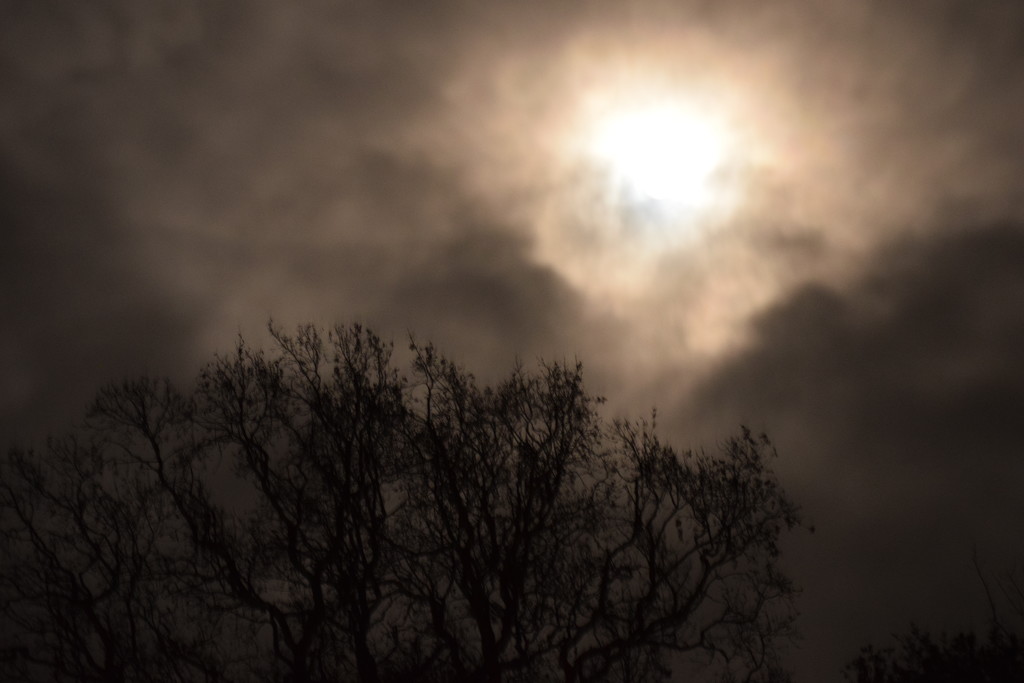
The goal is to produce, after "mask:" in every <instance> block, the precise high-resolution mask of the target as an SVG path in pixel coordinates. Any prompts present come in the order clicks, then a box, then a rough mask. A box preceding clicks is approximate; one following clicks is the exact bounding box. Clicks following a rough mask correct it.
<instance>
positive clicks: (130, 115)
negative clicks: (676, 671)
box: [0, 0, 1024, 683]
mask: <svg viewBox="0 0 1024 683" xmlns="http://www.w3.org/2000/svg"><path fill="white" fill-rule="evenodd" d="M660 101H671V102H676V103H683V104H684V105H685V106H686V107H687V108H688V109H689V110H691V111H693V112H696V113H697V114H698V115H699V117H701V119H702V120H703V121H704V123H705V124H707V125H709V126H711V127H712V128H714V129H715V130H717V131H719V132H721V133H722V134H723V136H724V139H726V140H727V142H728V144H727V146H726V148H727V151H726V156H725V157H724V161H722V163H721V164H720V167H719V168H718V171H717V175H716V176H715V181H714V187H713V191H711V198H710V200H709V203H708V204H707V205H706V206H703V207H701V208H700V209H699V210H698V209H696V208H693V207H689V208H686V209H685V210H678V208H679V207H668V208H666V207H665V206H664V205H663V204H662V203H660V202H658V201H653V200H649V199H643V198H642V199H638V198H637V197H636V196H634V195H635V193H633V194H631V192H630V191H629V190H628V188H624V187H623V186H622V184H621V183H619V182H618V181H617V180H616V176H615V173H616V169H615V168H613V167H609V166H607V165H606V166H602V165H601V163H598V162H597V161H595V159H594V157H593V155H590V154H589V153H588V150H589V149H590V148H589V147H588V145H589V144H590V142H589V141H590V138H591V137H592V136H593V134H594V131H595V130H596V129H597V128H599V127H600V122H601V121H602V120H603V119H604V118H607V117H608V116H609V115H610V114H614V113H615V112H623V111H629V109H630V107H636V106H641V105H643V106H647V105H650V104H652V103H657V102H660ZM1022 198H1024V3H1021V2H1016V1H1014V0H991V1H985V0H956V1H954V0H919V1H913V0H911V1H907V0H901V1H900V2H883V1H881V0H876V1H871V0H801V1H798V0H788V1H781V2H742V1H739V0H737V1H735V2H729V1H726V0H718V1H717V2H712V1H710V0H707V1H704V2H699V1H697V0H693V1H690V2H686V1H676V2H671V1H669V0H663V1H661V2H656V1H653V0H652V1H650V2H624V1H622V0H618V1H616V2H611V1H609V2H586V3H584V2H576V3H568V2H565V3H553V2H540V1H525V2H524V1H520V2H514V3H513V2H507V3H497V2H493V3H488V2H469V1H465V2H455V1H450V2H417V3H413V2H391V3H388V2H379V1H378V2H369V1H367V2H353V1H342V0H337V1H335V2H327V1H326V0H324V1H322V2H271V1H270V0H262V1H256V0H252V1H249V2H244V3H243V2H217V1H213V2H211V1H209V0H173V1H172V0H167V1H165V2H163V1H156V0H154V1H151V2H145V3H141V2H135V1H134V0H103V1H99V0H97V1H94V2H71V1H67V0H65V1H63V2H46V1H40V0H32V1H29V0H0V230H2V233H0V235H2V241H0V245H2V247H0V320H2V327H0V435H2V436H3V438H4V441H5V442H11V441H12V440H22V441H24V440H29V439H36V438H38V437H39V436H40V435H41V434H44V433H45V432H47V431H51V430H59V429H63V428H64V427H66V426H68V425H70V424H71V423H72V422H73V421H74V420H75V419H77V418H78V417H80V416H81V414H82V410H83V408H84V405H85V403H86V402H87V400H88V399H89V397H90V396H91V395H92V393H93V392H94V391H95V389H96V388H97V387H98V386H99V385H101V384H102V383H104V382H107V381H110V380H113V379H118V378H121V377H123V376H125V375H129V374H134V373H140V372H147V373H152V374H158V375H170V376H172V377H175V378H179V379H181V380H182V381H188V378H190V377H191V376H192V375H193V374H194V372H195V371H196V369H197V368H198V367H199V364H200V363H202V362H203V361H204V360H206V359H207V358H209V356H210V354H211V353H213V352H214V351H217V350H225V349H227V348H229V347H230V346H231V345H232V344H233V342H234V339H235V338H236V337H237V335H238V334H239V333H242V334H244V335H246V336H247V337H249V338H252V339H256V340H259V339H262V335H263V328H264V327H265V324H266V322H267V320H268V318H270V317H273V318H274V319H275V320H276V321H278V322H280V323H282V324H284V325H288V326H290V325H293V324H295V323H299V322H305V321H313V322H318V323H323V324H332V323H334V322H350V321H362V322H365V323H368V324H370V325H372V326H373V327H375V328H376V329H377V330H378V331H380V332H382V333H383V334H385V335H389V336H394V337H396V338H397V339H398V340H399V341H401V340H402V339H403V338H404V337H405V336H406V334H407V333H408V332H409V331H412V332H414V333H415V334H416V336H417V338H419V339H430V340H433V341H435V342H436V343H437V344H439V345H440V346H441V347H442V348H444V349H446V350H447V351H448V352H449V353H450V354H451V355H452V356H454V357H455V358H457V359H459V360H461V361H463V362H464V363H465V364H466V365H467V366H469V367H470V368H471V369H473V370H474V371H476V372H477V374H478V375H480V376H482V377H485V378H486V377H487V376H489V375H492V376H494V375H498V374H500V373H501V372H503V371H504V370H505V369H507V368H508V367H509V366H510V364H511V362H512V361H513V359H514V358H515V357H516V356H517V355H518V356H520V357H522V358H524V359H526V360H531V359H533V358H536V357H540V356H543V357H545V358H554V359H561V358H572V357H579V358H580V359H581V360H582V361H583V362H584V366H585V368H587V370H588V374H589V377H590V381H591V387H592V388H593V389H594V390H595V391H598V392H600V393H603V394H606V395H607V396H608V397H609V399H610V400H609V410H610V411H611V412H612V413H614V414H628V415H633V416H639V415H642V414H645V413H647V412H648V411H649V409H650V408H651V406H653V405H657V406H658V409H659V416H660V417H659V419H660V421H661V424H662V425H663V427H664V429H665V431H666V432H668V433H669V434H671V435H672V437H673V439H674V440H675V442H676V443H677V444H678V445H679V446H682V447H689V446H697V445H699V444H701V443H705V444H708V445H710V446H713V445H714V443H715V442H716V440H717V439H720V438H722V437H723V436H725V435H726V434H728V433H729V432H730V431H732V430H735V428H736V426H737V425H738V424H740V423H741V422H742V423H746V424H749V425H751V426H752V427H755V428H757V429H765V430H766V431H767V432H768V433H769V435H770V436H772V437H773V439H774V440H775V442H776V443H777V445H778V447H779V450H780V453H781V458H780V460H779V461H778V469H779V472H780V474H781V476H782V478H783V481H784V483H785V484H786V485H787V486H788V488H789V489H790V490H791V492H792V493H793V495H794V497H795V498H796V499H797V500H798V501H799V502H801V503H802V504H803V506H804V509H805V511H806V513H807V516H808V517H809V518H810V520H811V521H812V522H813V523H814V524H815V526H816V527H817V530H818V531H817V533H816V534H814V535H813V536H811V535H801V536H800V537H798V538H794V539H793V540H792V542H791V543H789V544H788V546H787V550H786V553H787V557H788V562H789V564H790V566H791V571H792V573H793V574H794V576H795V577H796V578H797V580H798V582H799V583H801V584H802V585H803V586H804V587H805V593H804V595H803V598H802V601H801V608H802V612H803V617H802V625H803V629H804V631H805V633H806V638H805V640H804V641H803V643H802V646H801V648H800V649H799V650H796V651H794V652H793V653H792V656H791V657H790V661H791V663H792V666H793V667H794V668H795V669H796V671H797V672H798V674H799V680H800V681H807V682H808V683H811V682H816V681H829V680H838V669H839V667H840V666H841V665H842V664H843V662H844V661H845V660H847V659H849V658H850V657H852V656H853V655H854V654H856V650H857V648H858V647H859V646H860V645H861V644H863V643H865V642H867V641H868V640H872V639H874V640H876V641H877V640H880V639H884V638H885V637H886V636H887V634H888V633H890V632H893V631H896V630H902V629H903V628H905V627H906V626H907V624H909V622H910V621H911V620H912V619H914V620H918V621H920V622H923V623H925V624H935V625H946V626H949V627H957V626H960V625H967V626H969V625H973V624H974V623H980V622H978V621H977V620H979V619H981V618H983V617H984V610H985V607H984V602H983V596H982V594H981V589H980V586H979V585H978V583H977V581H976V580H975V579H974V578H973V575H972V572H973V569H972V567H971V562H970V558H971V549H972V546H973V545H974V544H976V545H977V546H978V549H979V551H980V553H981V555H982V557H983V558H985V559H986V561H987V562H988V563H989V564H991V565H992V566H993V567H999V566H1003V565H1001V563H1005V562H1007V561H1008V560H1009V559H1011V558H1016V559H1017V560H1018V561H1019V560H1021V559H1024V543H1022V541H1021V540H1020V539H1021V538H1022V537H1024V496H1022V495H1021V494H1020V491H1021V490H1022V489H1024V457H1022V455H1024V446H1022V443H1024V440H1022V439H1021V437H1020V434H1019V429H1018V426H1019V424H1020V422H1021V420H1020V416H1022V415H1024V354H1022V353H1021V351H1020V343H1021V340H1022V339H1024V199H1022Z"/></svg>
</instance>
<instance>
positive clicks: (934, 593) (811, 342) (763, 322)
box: [692, 224, 1024, 680]
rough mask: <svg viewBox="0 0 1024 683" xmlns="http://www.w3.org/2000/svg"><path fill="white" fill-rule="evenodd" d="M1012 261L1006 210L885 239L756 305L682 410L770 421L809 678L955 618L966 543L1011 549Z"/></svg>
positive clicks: (967, 564)
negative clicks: (916, 624)
mask: <svg viewBox="0 0 1024 683" xmlns="http://www.w3.org/2000/svg"><path fill="white" fill-rule="evenodd" d="M1021 263H1024V225H1020V224H1001V225H983V226H974V227H970V228H963V229H960V230H956V231H949V232H942V231H940V232H939V233H938V236H933V237H931V238H928V239H918V240H904V241H901V242H900V243H898V244H897V245H895V246H893V247H891V248H888V249H885V250H883V251H882V252H881V253H878V254H876V255H875V257H874V259H873V262H872V264H871V266H870V268H869V271H868V273H867V274H866V275H865V276H864V277H863V278H862V279H861V280H860V281H858V282H857V283H856V284H855V285H853V286H850V287H848V288H843V289H837V288H825V287H822V286H808V287H805V288H803V289H801V290H800V291H798V292H796V293H795V294H794V295H793V296H792V297H791V298H789V299H788V300H787V301H785V302H784V303H782V304H780V305H778V306H777V307H775V308H773V309H772V310H770V311H768V312H767V313H765V314H764V315H762V316H761V317H760V318H759V319H758V321H757V323H756V325H755V329H756V335H755V341H754V342H753V346H752V347H751V348H750V349H749V350H748V351H747V352H745V353H743V354H741V355H739V356H738V357H736V358H734V359H733V360H731V361H730V362H728V363H726V364H725V365H724V366H723V367H722V368H720V369H719V370H718V371H717V372H716V373H714V375H713V376H712V377H711V378H710V379H708V380H707V381H706V383H705V384H704V385H703V387H702V388H701V389H700V390H699V391H697V392H696V393H695V395H694V397H693V403H692V405H693V406H694V408H693V410H694V411H695V415H696V416H697V417H695V422H696V423H698V424H704V425H708V424H718V425H723V424H727V423H729V422H730V421H731V422H748V423H753V424H754V425H755V426H758V427H764V428H766V429H768V431H769V432H770V434H771V435H772V436H773V437H774V438H775V440H776V442H777V444H778V445H779V447H780V450H781V452H782V454H783V457H782V458H781V460H780V461H779V468H780V471H782V472H783V474H784V478H785V480H786V481H789V482H790V483H791V487H792V489H793V493H794V494H795V495H796V496H797V498H798V499H799V500H801V501H802V502H804V504H805V506H806V511H807V513H808V514H809V516H810V517H811V519H812V521H813V522H814V523H815V524H816V526H817V528H818V530H819V532H818V533H817V534H816V535H815V536H814V537H812V538H809V539H803V540H801V541H799V542H798V543H795V544H794V547H793V555H792V561H793V563H794V565H793V566H794V568H795V569H796V571H797V572H798V573H799V574H800V575H801V580H802V582H803V583H804V584H805V585H806V587H807V592H806V595H805V598H804V611H805V619H804V628H805V630H806V632H807V633H808V638H807V641H806V643H805V649H804V651H803V652H802V653H800V654H798V655H797V656H796V658H795V661H797V662H798V663H799V664H800V665H801V666H802V667H804V671H805V673H806V675H807V677H808V678H807V680H825V679H826V678H827V677H830V676H833V675H834V674H835V666H836V662H841V661H842V660H843V658H844V657H850V656H852V655H853V654H855V651H856V647H857V646H858V644H860V643H863V642H866V641H867V640H869V639H875V640H876V641H877V640H882V639H885V638H887V637H888V634H889V633H890V632H892V631H896V630H900V629H902V628H903V627H904V626H905V625H906V624H907V623H909V621H910V620H912V619H916V620H920V621H922V622H925V623H932V624H939V625H942V626H944V627H947V628H954V627H957V626H963V625H965V624H963V623H958V621H967V622H968V623H967V624H966V625H970V622H971V621H972V620H974V619H977V618H978V617H979V615H981V614H983V613H984V612H985V610H986V605H985V602H984V597H983V595H982V594H981V586H980V584H979V583H978V582H977V580H976V579H975V578H974V577H973V576H972V568H971V552H972V546H973V545H975V544H977V546H978V548H979V550H980V552H981V554H982V556H983V557H985V556H987V559H988V560H989V564H990V565H992V564H995V565H997V566H998V563H999V562H1006V561H1009V560H1010V559H1012V558H1013V556H1014V554H1019V553H1020V552H1021V551H1024V548H1022V547H1021V546H1020V539H1021V538H1022V537H1024V504H1022V502H1021V497H1020V487H1021V482H1022V481H1024V460H1022V459H1021V457H1020V453H1021V439H1020V429H1019V426H1020V419H1019V418H1020V415H1022V414H1024V360H1022V357H1021V355H1020V351H1019V340H1020V339H1022V338H1024V336H1022V335H1024V308H1022V307H1021V305H1020V302H1021V301H1024V271H1022V270H1021V268H1020V264H1021ZM938 596H941V598H938ZM844 648H845V650H844Z"/></svg>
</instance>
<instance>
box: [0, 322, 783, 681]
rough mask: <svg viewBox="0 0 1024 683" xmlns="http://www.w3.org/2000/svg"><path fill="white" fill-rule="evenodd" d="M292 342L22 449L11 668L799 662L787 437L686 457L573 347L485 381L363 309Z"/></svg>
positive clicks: (552, 674) (429, 671)
mask: <svg viewBox="0 0 1024 683" xmlns="http://www.w3.org/2000/svg"><path fill="white" fill-rule="evenodd" d="M271 333H272V335H273V339H274V345H273V347H272V348H271V349H270V350H269V351H262V350H259V349H254V348H252V347H250V346H249V345H247V344H246V343H244V342H240V343H239V344H238V346H237V348H236V349H235V351H234V352H233V353H232V354H230V355H227V356H222V357H217V358H215V359H214V360H213V361H212V362H211V363H210V364H209V365H208V366H207V367H206V368H205V369H204V370H203V371H202V372H201V373H200V375H199V378H198V381H197V382H196V385H195V387H194V389H193V390H192V391H191V392H190V393H181V392H179V391H178V390H176V389H175V388H174V387H172V386H171V385H170V384H169V383H168V382H166V381H159V380H152V379H140V380H134V381H129V382H124V383H121V384H118V385H112V386H110V387H107V388H105V389H103V390H102V391H100V392H99V394H98V396H97V398H96V400H95V403H94V404H93V406H92V407H91V409H90V411H89V414H88V417H87V419H86V422H85V424H84V425H83V426H82V428H80V429H79V430H78V431H77V432H76V433H75V434H74V435H73V436H70V437H67V438H65V439H62V440H51V441H50V442H49V443H48V445H47V447H46V449H45V450H44V451H42V452H32V451H22V450H17V449H15V450H12V451H10V452H9V453H8V455H7V457H6V459H5V460H4V463H3V476H2V484H0V506H2V510H3V512H2V515H3V518H2V543H3V547H2V548H0V551H2V554H3V557H4V558H6V559H4V560H3V563H4V564H3V572H2V582H0V590H2V600H3V603H2V610H3V612H2V619H3V622H4V624H3V629H4V633H3V642H2V645H0V647H2V650H0V655H2V656H0V666H2V667H3V668H2V674H3V677H4V678H5V680H12V681H15V680H26V681H35V680H76V681H79V680H97V681H100V680H102V681H162V680H167V681H192V680H206V681H221V680H224V681H228V680H231V681H234V680H238V681H243V680H282V681H295V682H300V681H302V682H305V681H327V680H360V681H386V680H424V681H427V680H437V681H440V680H445V681H447V680H457V681H500V680H505V681H515V680H530V681H534V680H563V681H595V680H629V681H634V680H655V679H660V678H662V677H664V676H666V675H668V673H669V666H670V665H671V664H675V663H677V662H678V663H681V665H683V666H687V667H692V668H694V669H696V668H699V669H700V670H701V671H703V672H704V674H703V675H705V677H706V679H711V678H717V679H720V680H751V681H757V680H764V681H768V680H780V679H781V677H782V675H783V674H782V672H781V670H780V668H779V666H778V658H777V654H776V649H775V645H776V643H777V642H778V640H779V639H780V638H784V637H785V636H787V635H789V634H790V632H791V628H792V621H793V617H794V611H793V608H792V597H793V595H794V588H793V585H792V584H791V582H790V581H789V580H788V579H787V578H786V577H785V576H784V575H783V574H782V573H781V572H780V571H779V569H778V567H777V559H778V556H779V548H778V545H777V543H778V539H779V537H780V535H781V534H782V533H783V532H784V531H785V530H787V529H791V528H793V527H794V526H795V525H797V524H798V523H799V520H798V512H797V509H796V507H795V506H794V505H793V503H792V502H791V501H790V500H789V499H788V498H787V496H786V495H785V493H784V491H783V490H782V489H781V487H780V486H779V484H778V483H777V481H776V479H775V477H774V475H773V474H772V472H771V470H770V469H769V467H768V465H769V462H768V461H769V459H770V457H772V456H773V455H774V451H773V449H772V448H771V446H770V444H769V443H768V441H767V439H765V438H763V437H755V436H754V435H752V434H751V433H750V432H749V431H747V430H745V429H744V430H742V431H741V432H740V433H739V434H738V435H737V436H736V437H734V438H732V439H730V440H728V441H727V442H726V443H724V444H723V445H722V448H721V451H720V452H719V453H717V454H715V455H708V454H705V453H690V452H687V453H682V454H679V453H676V452H675V451H674V450H672V449H671V448H670V447H668V446H667V445H665V444H663V443H661V441H659V439H658V437H657V435H656V433H655V425H654V420H653V418H652V419H651V420H649V421H645V420H640V421H622V420H619V421H611V422H609V421H607V420H604V419H602V418H601V417H600V415H599V413H598V409H599V407H600V404H601V402H602V401H601V399H599V398H596V397H594V396H591V395H589V394H588V393H587V392H586V391H585V388H584V385H583V378H582V371H581V368H580V366H579V365H578V364H576V365H572V364H558V363H555V364H550V365H542V366H541V367H539V369H538V370H536V371H533V372H531V371H528V370H526V369H524V368H523V367H521V366H516V367H514V368H513V369H512V371H511V372H510V374H509V375H508V376H507V377H506V378H505V379H504V380H503V381H501V382H500V383H497V384H495V385H493V386H486V387H481V386H479V385H478V384H477V383H476V381H475V379H474V377H473V376H472V375H470V374H469V373H467V372H466V371H464V370H463V369H461V368H460V367H459V366H457V365H456V364H454V363H453V362H451V361H449V360H447V359H446V358H444V357H443V356H442V355H441V354H439V353H438V352H437V350H436V349H434V348H433V347H432V346H429V345H428V346H418V345H416V344H413V345H412V347H411V351H412V358H413V360H412V363H411V367H410V368H409V370H408V376H405V375H403V374H402V373H401V372H400V371H399V369H398V368H397V367H396V364H395V362H394V360H393V357H392V347H391V345H390V344H388V343H385V342H384V341H382V340H381V339H380V338H379V337H377V336H376V335H375V334H373V333H372V332H370V331H367V330H365V329H363V328H361V327H359V326H350V327H337V328H334V329H332V330H329V331H323V330H320V329H317V328H315V327H312V326H306V327H302V328H299V330H298V331H297V333H296V334H294V335H288V334H285V333H284V332H282V331H281V330H279V329H274V328H271Z"/></svg>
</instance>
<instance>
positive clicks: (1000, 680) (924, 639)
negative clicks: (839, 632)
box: [843, 554, 1024, 683]
mask: <svg viewBox="0 0 1024 683" xmlns="http://www.w3.org/2000/svg"><path fill="white" fill-rule="evenodd" d="M974 566H975V569H976V570H977V573H978V578H979V579H980V581H981V584H982V586H983V587H984V588H985V594H986V596H987V598H988V603H989V608H990V612H991V613H990V622H989V628H988V632H987V633H986V634H985V637H983V638H981V637H979V636H978V635H977V634H975V633H974V632H971V631H962V632H960V633H957V634H955V635H952V636H951V635H948V634H945V633H942V634H939V635H938V636H936V635H933V634H931V633H929V632H928V631H925V630H924V629H922V628H920V627H919V626H917V625H914V624H912V625H911V626H910V629H909V631H908V632H907V633H904V634H899V635H897V636H896V645H895V646H890V647H884V648H876V647H875V646H873V645H867V646H865V647H862V648H861V651H860V653H859V654H858V655H857V657H856V658H854V659H853V660H852V661H850V662H849V663H848V664H847V665H846V667H845V668H844V669H843V673H844V675H845V677H846V679H847V680H849V681H853V682H855V683H1020V681H1024V638H1022V637H1021V635H1020V631H1019V627H1020V626H1022V625H1024V566H1021V567H1018V568H1015V569H1011V570H1010V571H1008V572H1006V573H1004V574H1003V575H1002V576H999V577H996V579H995V580H994V581H991V580H990V579H987V578H986V576H985V573H984V572H983V571H982V569H981V565H980V564H979V562H978V558H977V555H976V554H975V557H974ZM993 583H994V585H995V588H996V590H995V591H993V589H992V585H991V584H993ZM997 603H1001V604H1002V605H1003V606H1004V607H1005V609H1004V610H1003V613H1000V610H999V609H998V607H997Z"/></svg>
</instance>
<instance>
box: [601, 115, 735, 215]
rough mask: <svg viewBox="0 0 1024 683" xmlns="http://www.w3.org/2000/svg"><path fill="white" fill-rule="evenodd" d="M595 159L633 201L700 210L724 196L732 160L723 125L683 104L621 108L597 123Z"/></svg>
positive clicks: (604, 116)
mask: <svg viewBox="0 0 1024 683" xmlns="http://www.w3.org/2000/svg"><path fill="white" fill-rule="evenodd" d="M589 138H590V141H589V144H588V147H589V152H590V156H591V157H592V159H593V161H594V162H596V163H597V165H598V166H600V167H601V168H602V169H603V170H604V172H605V173H606V174H607V175H608V177H609V178H610V180H611V181H612V182H613V183H614V184H615V185H616V186H617V187H618V189H620V190H624V191H625V192H626V193H627V194H628V195H629V196H630V197H631V199H632V200H633V201H652V202H657V203H659V204H663V205H666V206H674V207H678V208H683V209H688V210H699V209H702V208H705V207H707V206H708V205H710V204H712V203H714V202H715V201H716V199H718V197H717V196H716V192H717V191H718V188H717V187H716V185H717V180H718V176H720V175H721V171H722V170H723V169H724V167H725V165H726V163H727V161H728V157H729V151H730V150H729V147H730V145H729V140H728V136H727V134H726V132H725V131H724V130H723V129H722V127H721V126H719V125H717V124H716V122H715V121H714V120H713V119H712V118H710V117H708V116H705V115H702V114H701V113H700V112H699V111H695V110H693V109H689V108H687V107H685V106H683V105H681V104H678V103H661V104H655V105H645V106H633V107H624V108H620V109H616V110H614V111H610V112H607V113H605V114H604V115H602V116H600V117H598V118H597V120H596V122H595V123H594V125H593V128H592V131H591V134H590V136H589Z"/></svg>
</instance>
